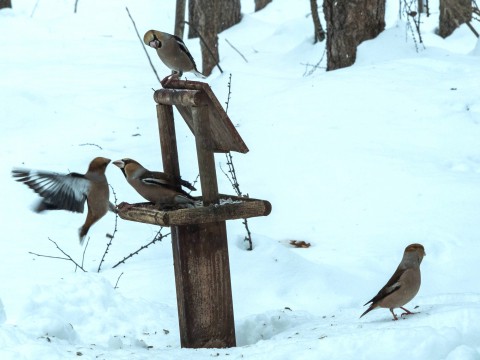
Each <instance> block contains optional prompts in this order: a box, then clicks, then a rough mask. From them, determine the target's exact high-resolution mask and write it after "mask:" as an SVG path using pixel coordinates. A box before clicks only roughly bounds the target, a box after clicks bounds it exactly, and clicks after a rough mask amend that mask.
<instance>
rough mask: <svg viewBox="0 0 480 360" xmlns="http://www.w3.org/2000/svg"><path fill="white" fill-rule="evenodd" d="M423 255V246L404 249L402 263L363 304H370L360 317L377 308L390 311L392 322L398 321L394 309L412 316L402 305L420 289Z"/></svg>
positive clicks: (417, 245)
mask: <svg viewBox="0 0 480 360" xmlns="http://www.w3.org/2000/svg"><path fill="white" fill-rule="evenodd" d="M425 255H426V254H425V249H424V248H423V245H420V244H411V245H408V246H407V247H406V248H405V251H404V253H403V258H402V261H400V265H398V268H397V270H396V271H395V273H394V274H393V275H392V277H391V278H390V280H388V282H387V284H386V285H385V286H384V287H383V288H382V289H381V290H380V291H379V292H378V294H377V295H375V297H374V298H373V299H372V300H370V301H369V302H367V303H366V304H365V305H367V304H370V303H371V305H370V307H369V308H368V309H367V311H365V312H364V313H363V314H362V315H361V316H360V317H362V316H363V315H365V314H367V313H368V312H370V311H372V310H373V309H376V308H378V307H381V308H388V309H390V312H391V313H392V315H393V319H394V320H398V317H397V315H395V313H394V312H393V309H395V308H401V309H402V310H404V311H405V312H404V313H403V314H402V316H403V315H409V314H413V313H412V312H411V311H409V310H407V309H405V308H404V307H403V305H405V304H406V303H408V302H409V301H410V300H412V299H413V298H414V297H415V295H417V293H418V290H419V289H420V283H421V277H420V263H421V262H422V259H423V257H424V256H425ZM365 305H364V306H365Z"/></svg>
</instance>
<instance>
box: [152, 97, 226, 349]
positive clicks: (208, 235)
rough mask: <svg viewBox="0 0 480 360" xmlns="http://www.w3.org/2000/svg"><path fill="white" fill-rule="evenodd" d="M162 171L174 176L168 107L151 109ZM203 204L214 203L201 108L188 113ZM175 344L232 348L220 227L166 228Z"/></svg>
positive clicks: (174, 156) (223, 236) (209, 151)
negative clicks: (173, 290)
mask: <svg viewBox="0 0 480 360" xmlns="http://www.w3.org/2000/svg"><path fill="white" fill-rule="evenodd" d="M157 115H158V124H159V131H160V143H161V148H162V159H163V167H164V171H165V172H168V173H170V174H172V175H175V176H179V175H180V170H179V164H178V153H177V145H176V140H175V127H174V122H173V113H172V107H171V106H170V105H157ZM192 115H193V120H194V124H195V125H194V127H195V138H196V142H197V151H198V162H199V169H200V179H201V185H202V195H203V200H204V201H206V202H207V203H215V202H217V201H218V185H217V180H216V175H215V159H214V153H213V150H212V139H211V131H210V127H209V118H208V111H207V107H204V106H201V107H198V108H196V107H192ZM172 248H173V259H174V269H175V284H176V290H177V306H178V320H179V325H180V342H181V346H182V347H188V348H214V347H218V348H224V347H233V346H235V327H234V318H233V302H232V289H231V282H230V266H229V259H228V244H227V230H226V223H225V221H219V222H213V223H207V224H198V225H185V226H172Z"/></svg>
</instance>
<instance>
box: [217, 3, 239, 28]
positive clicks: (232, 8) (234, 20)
mask: <svg viewBox="0 0 480 360" xmlns="http://www.w3.org/2000/svg"><path fill="white" fill-rule="evenodd" d="M217 6H218V7H219V16H218V17H217V20H218V23H217V32H218V33H221V32H222V31H223V30H226V29H228V28H230V27H232V26H233V25H236V24H238V23H239V22H240V20H241V19H242V14H241V12H240V9H241V7H240V0H228V1H225V0H220V1H218V5H217Z"/></svg>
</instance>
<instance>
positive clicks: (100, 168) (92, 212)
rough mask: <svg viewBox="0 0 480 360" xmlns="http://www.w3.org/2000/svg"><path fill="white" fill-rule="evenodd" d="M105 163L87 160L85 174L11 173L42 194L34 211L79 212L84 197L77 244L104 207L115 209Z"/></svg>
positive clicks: (33, 171) (19, 170)
mask: <svg viewBox="0 0 480 360" xmlns="http://www.w3.org/2000/svg"><path fill="white" fill-rule="evenodd" d="M109 163H110V159H106V158H104V157H96V158H95V159H93V160H92V161H91V162H90V165H89V166H88V171H87V172H86V173H85V175H82V174H78V173H75V172H72V173H69V174H58V173H54V172H49V171H37V170H29V169H13V170H12V176H13V177H14V178H15V180H16V181H19V182H23V183H24V184H25V185H27V186H28V187H29V188H30V189H32V190H33V191H35V192H36V193H37V194H38V195H40V196H41V197H42V200H41V201H40V202H39V203H38V204H37V206H36V207H35V208H34V211H35V212H42V211H45V210H68V211H73V212H79V213H83V209H84V205H85V200H86V201H87V205H88V212H87V218H86V219H85V223H84V224H83V225H82V227H80V229H79V230H78V232H79V237H80V244H83V240H84V239H85V236H86V235H87V233H88V230H89V229H90V227H91V226H92V225H93V224H94V223H96V222H97V221H98V220H100V219H101V218H102V217H103V216H104V215H105V214H106V213H107V212H108V210H111V211H115V206H114V205H113V204H112V203H111V202H110V201H109V189H108V183H107V178H106V177H105V169H106V168H107V165H108V164H109Z"/></svg>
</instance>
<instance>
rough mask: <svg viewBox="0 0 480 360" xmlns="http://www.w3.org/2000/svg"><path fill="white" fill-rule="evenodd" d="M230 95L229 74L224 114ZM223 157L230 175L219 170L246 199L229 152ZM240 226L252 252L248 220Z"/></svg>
mask: <svg viewBox="0 0 480 360" xmlns="http://www.w3.org/2000/svg"><path fill="white" fill-rule="evenodd" d="M231 95H232V74H230V77H229V79H228V96H227V102H226V108H225V112H227V111H228V106H229V104H230V99H231ZM225 157H226V158H227V165H228V173H229V174H230V175H229V174H227V173H226V172H225V171H224V170H223V168H222V166H221V165H220V169H221V170H222V172H223V173H224V174H225V176H226V177H227V179H228V181H230V184H231V185H232V187H233V189H234V190H235V192H236V193H237V195H238V196H243V197H248V195H245V196H244V195H243V194H242V191H241V190H240V184H239V183H238V179H237V173H236V171H235V166H234V165H233V157H232V153H231V152H228V153H225ZM242 224H243V225H244V226H245V229H246V231H247V236H245V238H244V241H246V242H247V243H248V247H247V250H253V242H252V234H251V232H250V229H249V227H248V220H247V219H246V218H244V219H243V222H242Z"/></svg>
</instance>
